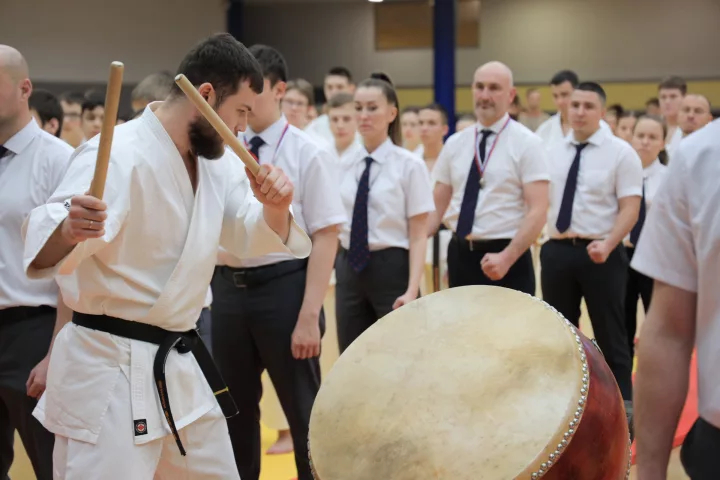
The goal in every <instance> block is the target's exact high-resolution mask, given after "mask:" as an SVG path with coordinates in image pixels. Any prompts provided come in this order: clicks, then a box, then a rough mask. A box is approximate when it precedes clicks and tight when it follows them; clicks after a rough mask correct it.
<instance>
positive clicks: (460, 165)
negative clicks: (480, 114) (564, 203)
mask: <svg viewBox="0 0 720 480" xmlns="http://www.w3.org/2000/svg"><path fill="white" fill-rule="evenodd" d="M503 126H505V128H504V129H503ZM485 128H486V127H483V126H482V125H479V124H476V125H475V126H474V127H473V128H466V129H464V130H462V131H460V132H458V133H456V134H454V135H453V136H451V137H450V138H448V140H447V142H446V143H445V146H444V147H443V149H442V151H441V152H440V156H439V157H438V159H437V162H436V163H435V167H434V168H433V179H434V180H435V181H437V182H440V183H443V184H445V185H450V186H451V187H452V198H451V199H450V205H449V206H448V209H447V211H446V212H445V216H444V219H443V220H444V222H445V225H446V226H447V227H448V228H449V229H451V230H452V231H456V229H457V223H458V218H459V217H460V208H461V206H462V201H463V196H464V195H465V185H466V184H467V179H468V175H469V174H470V166H471V165H473V162H475V150H476V140H477V141H478V142H479V141H480V138H481V136H480V133H479V132H481V131H482V130H483V129H485ZM487 128H489V129H490V130H492V131H493V134H491V135H490V136H489V137H488V138H487V140H486V144H485V152H486V153H485V160H486V169H485V173H484V175H483V179H484V183H485V184H484V186H483V187H482V188H481V189H480V193H479V194H478V201H477V206H476V207H475V222H474V223H473V228H472V233H471V234H470V237H471V238H473V239H476V240H490V239H511V238H513V237H514V236H515V234H516V233H517V231H518V229H519V227H520V224H521V223H522V220H523V218H524V217H525V210H526V205H525V200H524V198H523V185H524V184H526V183H531V182H537V181H547V180H550V174H549V171H548V162H547V152H546V151H545V148H544V147H543V144H542V141H541V140H540V138H539V137H538V136H537V135H535V134H534V133H533V132H531V131H530V130H529V129H528V128H527V127H525V126H524V125H522V124H520V123H518V122H516V121H514V120H512V119H510V116H509V115H508V114H505V116H503V117H502V118H501V119H500V120H498V121H497V122H496V123H495V124H493V125H491V126H490V127H487ZM493 144H494V145H495V146H494V149H493ZM491 150H492V153H490V151H491Z"/></svg>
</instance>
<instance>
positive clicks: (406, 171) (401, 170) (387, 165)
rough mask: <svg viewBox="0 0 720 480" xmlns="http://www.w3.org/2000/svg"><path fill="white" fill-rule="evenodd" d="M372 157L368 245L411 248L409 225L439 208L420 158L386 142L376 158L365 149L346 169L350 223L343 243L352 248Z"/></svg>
mask: <svg viewBox="0 0 720 480" xmlns="http://www.w3.org/2000/svg"><path fill="white" fill-rule="evenodd" d="M367 157H372V159H373V162H372V164H371V167H370V195H369V197H368V245H369V247H370V251H376V250H382V249H385V248H390V247H399V248H405V249H409V248H410V240H409V233H410V230H409V228H410V227H409V222H408V220H409V219H410V218H412V217H414V216H416V215H421V214H423V213H430V212H432V211H434V210H435V204H434V201H433V196H432V189H431V187H430V175H428V171H427V167H425V164H424V163H423V162H422V160H420V159H419V158H418V157H417V155H415V154H413V153H412V152H409V151H407V150H405V149H404V148H402V147H399V146H397V145H394V144H393V143H392V141H390V139H387V140H385V142H384V143H383V144H381V145H380V146H379V147H378V148H377V149H375V151H374V152H372V154H370V153H368V151H367V150H366V149H365V148H364V147H363V148H362V150H360V151H358V152H357V153H356V155H355V157H354V158H352V159H351V160H350V161H349V162H348V163H347V164H345V165H344V168H345V175H344V176H343V178H342V181H341V183H340V194H341V195H342V202H343V205H344V206H345V212H346V214H347V218H348V220H347V222H345V223H344V224H343V227H342V230H341V231H340V243H341V245H342V246H343V248H345V249H348V248H350V229H351V227H352V217H353V210H354V208H355V197H356V196H357V189H358V182H359V181H360V177H361V176H362V173H363V171H364V170H365V165H366V163H365V158H367Z"/></svg>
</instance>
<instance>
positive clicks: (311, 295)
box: [300, 226, 338, 320]
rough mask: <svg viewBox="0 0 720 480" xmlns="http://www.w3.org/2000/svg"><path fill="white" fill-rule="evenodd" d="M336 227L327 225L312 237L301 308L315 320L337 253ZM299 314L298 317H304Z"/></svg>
mask: <svg viewBox="0 0 720 480" xmlns="http://www.w3.org/2000/svg"><path fill="white" fill-rule="evenodd" d="M337 238H338V231H337V227H334V226H333V227H329V228H328V229H325V230H323V231H321V232H316V233H315V234H314V235H313V237H312V240H313V246H312V251H311V252H310V257H309V259H308V269H307V279H306V281H305V296H304V297H303V303H302V308H301V310H302V311H303V312H305V313H307V314H308V315H307V317H311V318H314V319H315V320H317V319H318V318H319V315H320V309H321V308H322V305H323V302H324V300H325V295H326V293H327V289H328V285H329V284H330V276H331V275H332V269H333V264H334V263H335V254H336V253H337ZM305 317H306V316H305V315H300V318H305Z"/></svg>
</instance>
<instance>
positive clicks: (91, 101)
mask: <svg viewBox="0 0 720 480" xmlns="http://www.w3.org/2000/svg"><path fill="white" fill-rule="evenodd" d="M97 107H103V108H105V96H104V95H102V94H101V93H100V92H98V91H96V90H91V91H88V92H87V93H86V94H85V100H83V102H82V113H85V111H86V110H91V111H92V110H95V109H96V108H97Z"/></svg>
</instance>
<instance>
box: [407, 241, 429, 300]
mask: <svg viewBox="0 0 720 480" xmlns="http://www.w3.org/2000/svg"><path fill="white" fill-rule="evenodd" d="M426 250H427V237H425V236H421V235H418V236H416V237H411V238H410V254H409V256H410V277H409V278H408V288H407V293H415V294H417V292H418V291H419V289H420V280H421V279H422V275H423V273H424V272H425V256H426V254H427V252H426Z"/></svg>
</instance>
